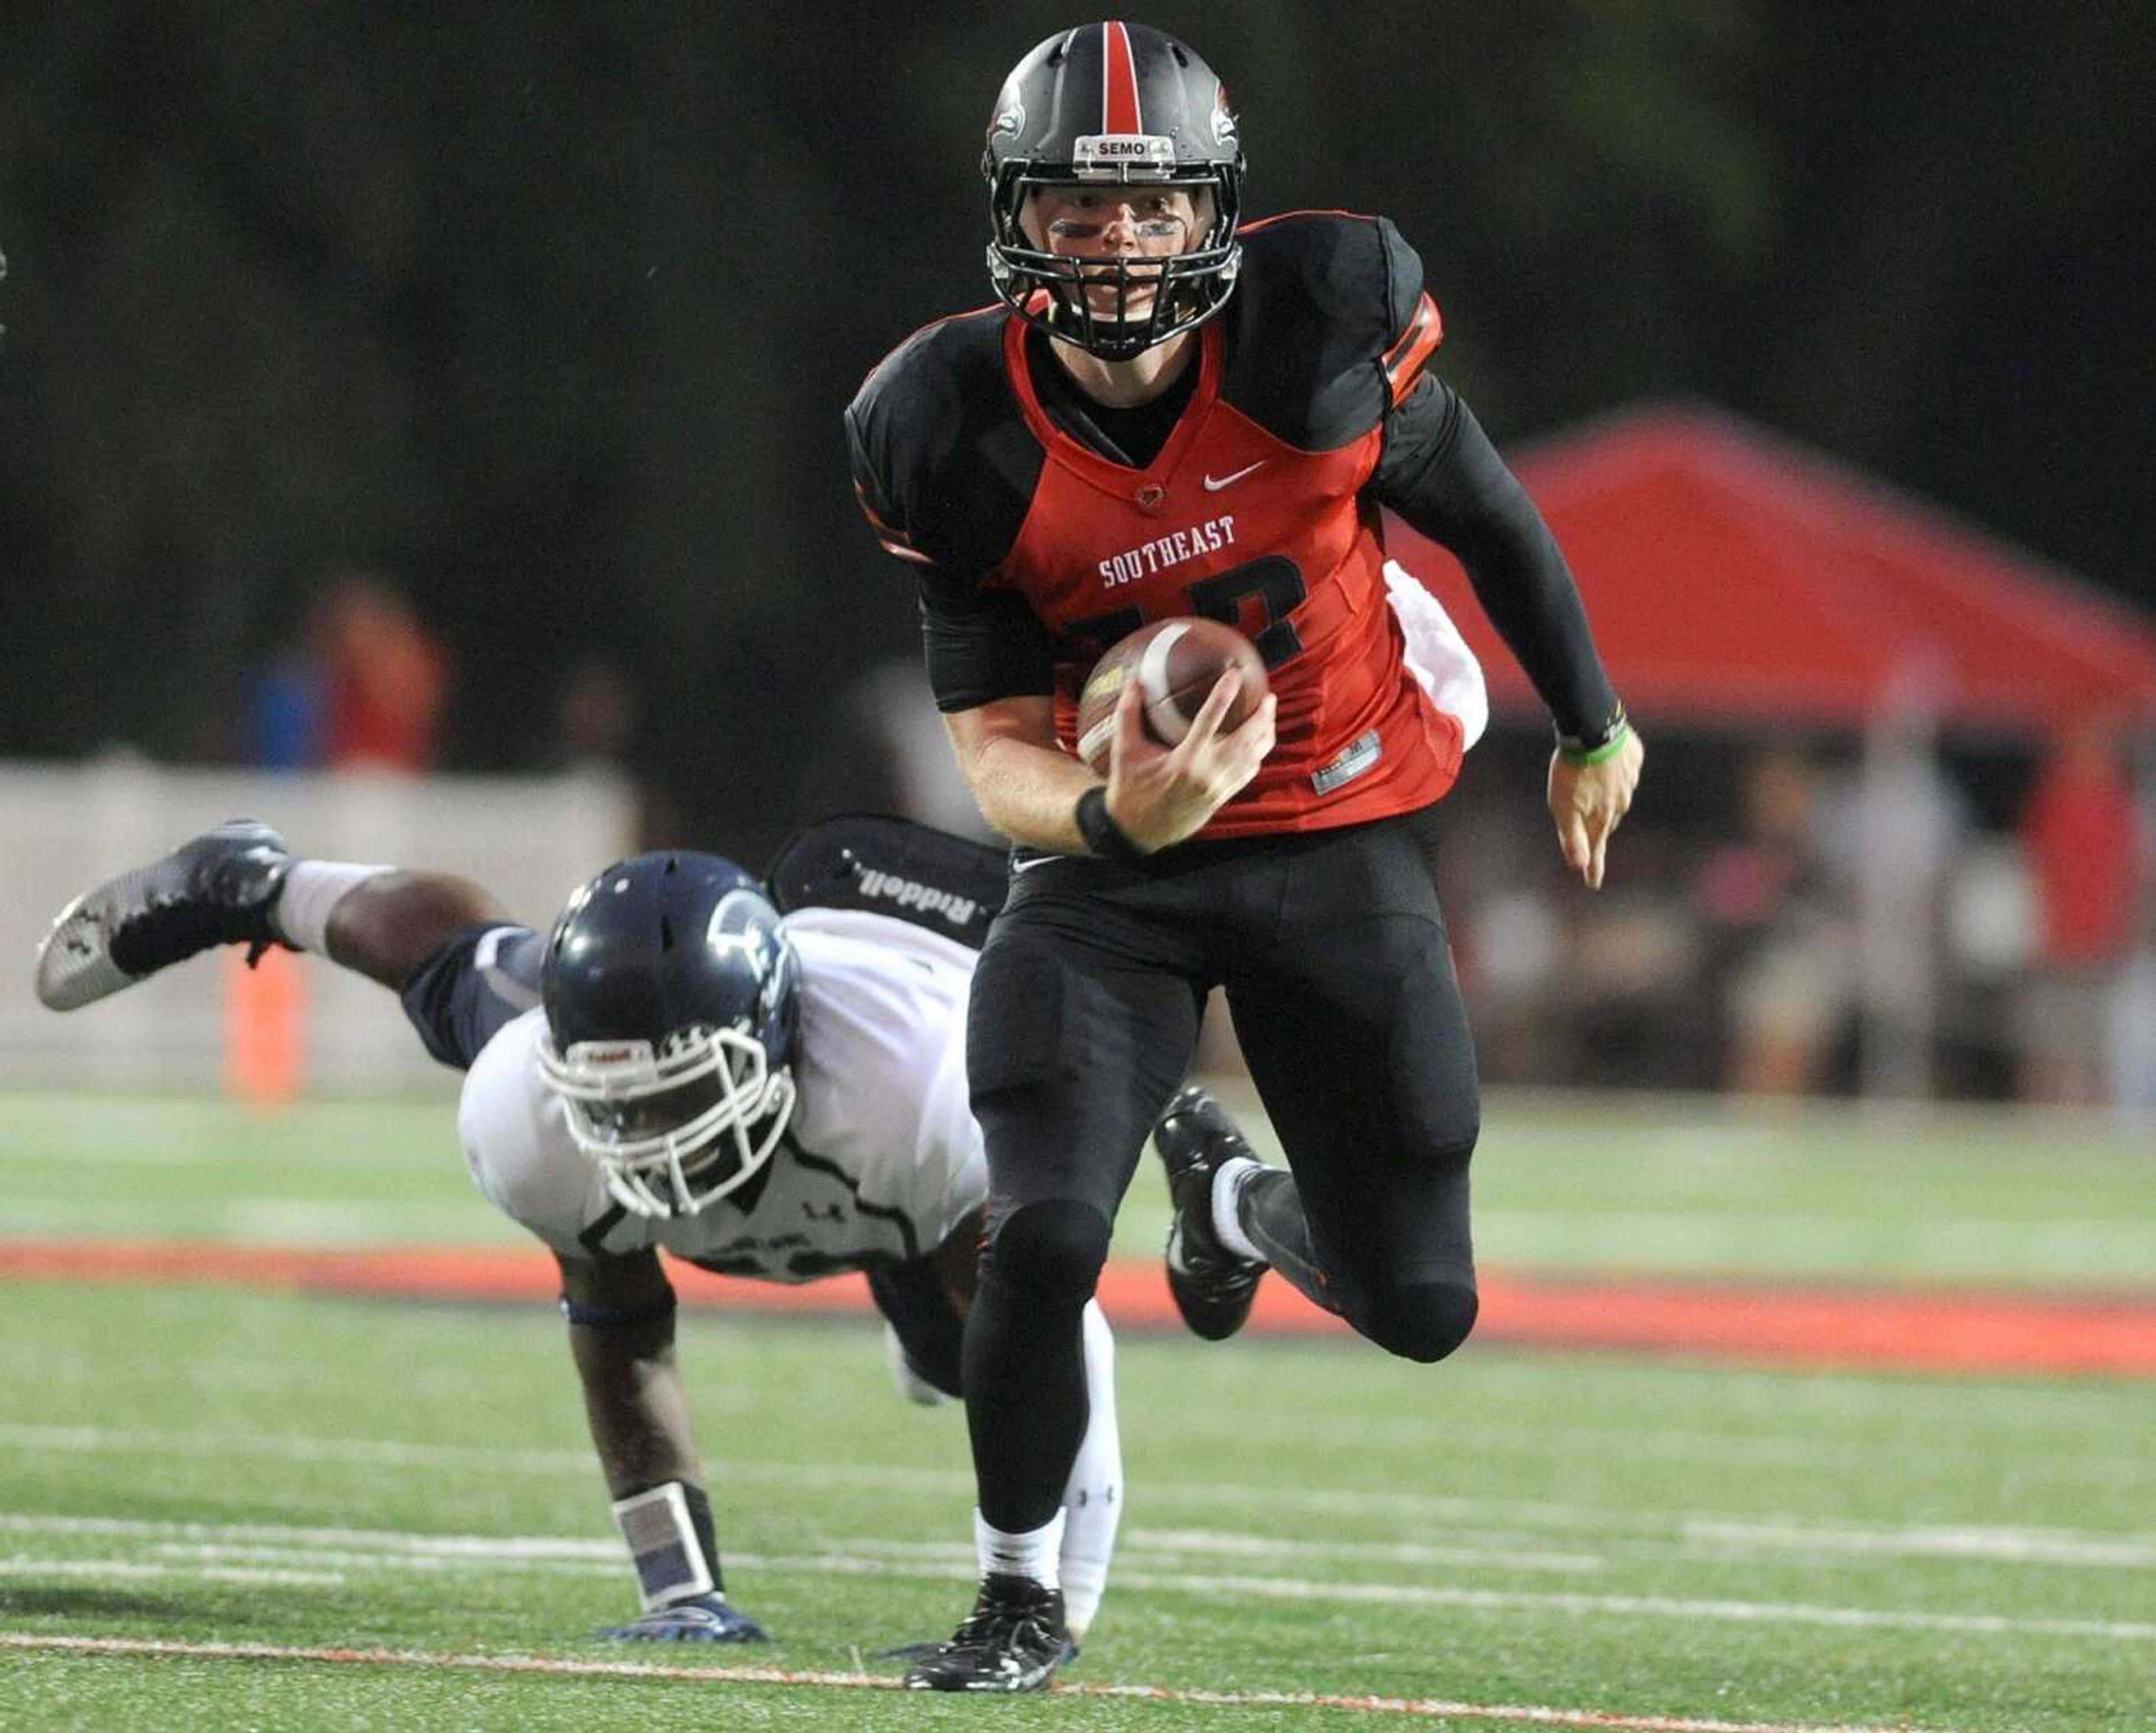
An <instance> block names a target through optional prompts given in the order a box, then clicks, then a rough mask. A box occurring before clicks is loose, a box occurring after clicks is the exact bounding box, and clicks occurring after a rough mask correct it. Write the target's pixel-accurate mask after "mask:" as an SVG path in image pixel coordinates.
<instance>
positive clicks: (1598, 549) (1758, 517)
mask: <svg viewBox="0 0 2156 1733" xmlns="http://www.w3.org/2000/svg"><path fill="white" fill-rule="evenodd" d="M1512 466H1513V468H1514V470H1515V471H1517V474H1518V475H1519V476H1520V479H1521V480H1522V481H1523V482H1524V483H1525V484H1526V485H1527V490H1528V491H1529V492H1530V493H1532V495H1533V496H1534V497H1535V500H1536V501H1537V504H1538V505H1540V507H1542V510H1543V515H1544V516H1545V517H1548V520H1549V522H1550V527H1552V528H1553V530H1554V531H1555V532H1556V533H1557V537H1558V541H1559V542H1560V543H1562V544H1563V548H1564V550H1565V554H1566V557H1567V558H1568V559H1569V560H1570V562H1571V563H1572V568H1573V573H1574V574H1575V575H1576V576H1577V577H1578V580H1579V586H1580V589H1581V592H1582V594H1584V596H1585V597H1586V599H1587V605H1588V611H1589V617H1590V618H1591V619H1592V620H1593V621H1594V634H1595V639H1596V641H1597V643H1598V644H1599V645H1600V647H1601V651H1602V654H1603V657H1604V661H1606V662H1607V663H1608V664H1609V670H1610V677H1611V679H1612V680H1613V681H1614V682H1615V684H1616V687H1617V688H1618V690H1619V691H1620V692H1622V693H1623V694H1624V695H1625V702H1626V703H1627V704H1628V705H1629V706H1630V708H1631V710H1632V711H1633V712H1634V714H1635V715H1637V716H1639V717H1641V718H1643V719H1647V718H1652V717H1677V718H1681V719H1684V720H1686V721H1719V720H1753V719H1770V720H1774V721H1778V722H1789V721H1811V722H1826V723H1861V721H1863V720H1864V719H1865V718H1866V717H1869V716H1871V714H1873V713H1874V712H1875V711H1876V709H1877V708H1878V707H1879V706H1880V705H1881V702H1884V701H1890V700H1892V699H1895V698H1897V697H1903V696H1912V697H1913V696H1917V695H1919V694H1921V695H1922V697H1924V698H1925V699H1927V700H1928V701H1929V702H1936V703H1937V705H1938V707H1939V709H1940V711H1941V712H1942V714H1943V716H1944V717H1946V718H1948V719H1949V720H1952V721H1957V722H1964V723H1980V724H1988V725H1992V726H1999V725H2005V726H2008V727H2018V728H2043V727H2046V726H2047V725H2049V724H2051V723H2055V722H2058V721H2063V720H2066V719H2067V718H2070V717H2075V716H2078V715H2081V714H2083V713H2085V712H2089V711H2091V710H2095V709H2104V710H2109V711H2113V712H2125V713H2134V712H2138V713H2140V714H2143V715H2156V625H2152V624H2151V623H2150V622H2149V621H2148V620H2146V619H2144V618H2143V617H2142V616H2140V615H2136V614H2134V613H2133V612H2132V611H2131V610H2130V609H2127V608H2125V607H2124V606H2123V605H2121V604H2118V603H2117V602H2114V601H2112V600H2111V599H2109V598H2107V597H2105V596H2103V595H2102V594H2098V593H2097V592H2095V591H2093V590H2092V589H2089V588H2088V587H2087V586H2086V585H2085V584H2082V582H2081V581H2079V580H2077V579H2074V578H2072V577H2071V576H2069V575H2068V574H2066V573H2063V572H2061V571H2059V570H2058V569H2057V568H2054V567H2051V566H2047V565H2045V564H2044V563H2041V562H2040V561H2038V560H2036V559H2035V558H2031V557H2030V556H2028V555H2025V554H2022V553H2018V552H2016V551H2015V550H2014V549H2011V548H2007V547H2005V545H2003V544H2002V543H1999V542H1996V541H1994V540H1991V539H1989V537H1984V536H1983V535H1981V534H1979V533H1978V532H1974V531H1973V530H1971V529H1969V528H1968V527H1964V526H1963V525H1961V524H1959V523H1958V522H1954V521H1953V520H1952V519H1950V518H1948V517H1947V516H1946V515H1945V514H1944V513H1943V512H1941V511H1939V510H1938V508H1936V507H1931V506H1928V505H1926V504H1924V503H1923V502H1922V501H1918V500H1916V499H1914V498H1912V497H1911V496H1908V495H1906V494H1902V493H1898V492H1896V491H1892V490H1891V489H1889V488H1887V487H1886V486H1882V485H1881V484H1880V483H1878V482H1876V481H1871V480H1870V479H1868V478H1866V477H1865V476H1861V475H1860V474H1858V473H1857V472H1856V471H1852V470H1850V469H1847V468H1845V467H1843V466H1842V465H1839V464H1836V463H1835V462H1833V461H1831V460H1829V459H1827V458H1825V457H1823V456H1820V455H1817V454H1815V453H1812V452H1808V451H1804V450H1799V448H1796V447H1794V446H1792V445H1787V444H1785V443H1784V442H1782V441H1780V440H1776V439H1774V438H1773V437H1772V436H1770V435H1767V434H1765V433H1764V432H1763V431H1761V430H1760V429H1756V428H1753V427H1752V426H1749V425H1748V424H1745V423H1743V422H1741V421H1738V420H1737V419H1734V418H1732V417H1729V416H1726V415H1722V414H1716V413H1712V412H1709V411H1705V410H1699V409H1677V408H1653V409H1640V410H1635V411H1630V412H1627V413H1625V414H1620V415H1618V416H1615V417H1614V418H1612V419H1608V420H1605V421H1601V422H1598V423H1596V424H1593V425H1591V426H1589V427H1587V428H1584V429H1580V430H1578V431H1577V432H1575V433H1572V434H1568V435H1563V436H1560V437H1558V438H1556V439H1553V440H1547V441H1544V442H1542V443H1539V444H1537V445H1532V446H1530V447H1527V448H1524V449H1522V450H1520V451H1518V452H1517V453H1515V454H1513V455H1512ZM1387 539H1388V543H1389V546H1390V547H1391V548H1392V551H1393V553H1394V554H1395V556H1396V557H1398V558H1399V559H1400V560H1401V561H1402V563H1404V564H1405V565H1407V566H1408V567H1409V569H1411V570H1413V571H1415V572H1418V573H1421V574H1423V575H1424V576H1425V577H1426V578H1427V579H1430V582H1431V586H1432V588H1433V589H1435V590H1437V592H1438V593H1439V594H1440V596H1441V597H1442V598H1443V599H1444V600H1445V604H1446V605H1447V606H1448V607H1449V608H1450V609H1451V611H1452V613H1453V615H1454V616H1455V618H1456V619H1457V620H1459V622H1460V629H1461V630H1462V631H1463V632H1464V633H1465V634H1466V637H1467V640H1468V641H1469V642H1470V643H1471V644H1472V645H1474V646H1475V650H1476V654H1477V655H1478V656H1481V658H1482V661H1483V666H1484V667H1485V668H1486V670H1487V671H1488V675H1489V681H1490V696H1491V703H1492V705H1493V707H1497V708H1499V709H1512V710H1529V711H1534V712H1539V708H1540V707H1539V704H1538V702H1537V700H1536V698H1535V696H1534V692H1533V690H1532V687H1529V686H1528V684H1527V680H1526V677H1525V676H1523V675H1522V673H1521V672H1520V670H1519V665H1518V664H1517V663H1516V662H1515V661H1513V660H1512V656H1511V655H1510V653H1509V652H1508V651H1506V650H1505V648H1504V646H1503V645H1502V643H1501V641H1500V640H1499V639H1498V638H1497V636H1496V634H1495V633H1494V632H1493V631H1492V630H1491V629H1490V626H1489V625H1488V623H1487V622H1486V620H1484V619H1483V617H1482V613H1481V609H1480V608H1478V607H1476V605H1475V604H1474V597H1473V592H1472V591H1471V589H1469V588H1468V585H1467V581H1466V577H1465V575H1464V574H1463V573H1461V572H1460V568H1459V567H1458V565H1457V563H1455V562H1454V561H1453V559H1452V558H1451V556H1450V555H1449V554H1447V553H1445V552H1444V551H1443V550H1442V549H1440V548H1435V547H1433V546H1432V545H1431V544H1430V543H1427V542H1424V541H1423V540H1422V538H1421V537H1418V536H1415V535H1414V533H1413V532H1410V531H1409V530H1408V529H1407V528H1406V527H1405V526H1404V525H1402V524H1399V523H1398V522H1392V523H1389V526H1388V537H1387Z"/></svg>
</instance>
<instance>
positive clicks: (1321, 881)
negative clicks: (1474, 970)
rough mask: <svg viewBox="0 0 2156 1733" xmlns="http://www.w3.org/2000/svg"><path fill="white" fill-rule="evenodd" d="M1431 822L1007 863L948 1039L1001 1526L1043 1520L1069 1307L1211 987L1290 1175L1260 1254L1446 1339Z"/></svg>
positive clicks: (1469, 1049) (1469, 1143)
mask: <svg viewBox="0 0 2156 1733" xmlns="http://www.w3.org/2000/svg"><path fill="white" fill-rule="evenodd" d="M1434 822H1435V820H1434V815H1433V814H1432V813H1431V812H1430V811H1429V810H1427V809H1426V810H1424V811H1422V812H1419V813H1410V814H1406V815H1402V816H1400V817H1399V818H1394V819H1388V820H1380V821H1378V822H1376V823H1373V824H1368V825H1355V826H1351V827H1347V828H1344V829H1341V830H1336V831H1317V832H1312V833H1309V834H1306V835H1302V836H1269V837H1259V838H1250V839H1243V840H1235V841H1224V842H1218V843H1193V844H1188V845H1185V846H1183V847H1181V848H1178V849H1173V850H1170V851H1168V853H1167V854H1166V855H1165V856H1163V857H1158V858H1156V859H1155V860H1152V861H1146V862H1143V863H1141V864H1137V865H1129V866H1127V865H1123V864H1121V863H1116V862H1111V861H1097V860H1090V859H1082V860H1081V859H1070V860H1064V859H1051V860H1048V861H1043V862H1042V863H1040V864H1039V865H1037V866H1032V867H1030V868H1029V869H1028V870H1026V871H1024V872H1020V873H1019V874H1018V875H1017V876H1016V877H1014V881H1013V885H1012V891H1011V897H1010V900H1009V902H1008V904H1007V905H1006V906H1005V908H1004V912H1003V913H1001V914H1000V915H998V917H997V918H996V920H995V923H994V924H993V927H992V928H991V929H990V932H989V936H988V944H987V945H986V947H985V948H984V949H983V952H982V954H981V961H980V964H979V967H978V969H977V970H976V971H975V974H974V977H973V1000H972V1005H971V1010H970V1012H969V1022H968V1042H967V1063H968V1067H969V1071H970V1074H971V1083H972V1092H973V1112H974V1113H975V1115H976V1117H978V1119H979V1120H980V1122H981V1125H982V1128H983V1131H984V1132H985V1134H986V1136H987V1140H988V1175H989V1199H988V1223H989V1226H988V1234H989V1239H988V1252H987V1255H986V1257H985V1259H984V1261H983V1266H982V1271H981V1287H980V1293H979V1294H978V1297H977V1298H976V1300H975V1302H974V1304H973V1310H972V1313H971V1314H970V1316H969V1318H968V1323H967V1329H966V1338H965V1386H966V1390H967V1392H968V1398H967V1413H968V1426H969V1427H970V1428H971V1431H972V1434H973V1459H974V1464H975V1468H976V1472H977V1473H978V1478H979V1492H980V1503H981V1509H982V1513H983V1515H984V1516H985V1517H986V1518H987V1520H988V1521H989V1522H990V1523H991V1524H993V1525H995V1526H996V1527H998V1528H1000V1529H1004V1530H1012V1531H1024V1530H1028V1529H1032V1528H1036V1527H1038V1526H1039V1525H1041V1524H1042V1523H1045V1522H1046V1521H1047V1520H1049V1519H1050V1517H1051V1516H1052V1515H1053V1514H1055V1508H1056V1504H1057V1501H1058V1499H1059V1498H1060V1495H1061V1492H1062V1489H1063V1486H1064V1484H1065V1480H1066V1478H1068V1476H1069V1473H1070V1465H1071V1463H1072V1461H1073V1460H1074V1458H1075V1455H1076V1453H1077V1448H1078V1443H1079V1440H1080V1439H1081V1437H1082V1436H1083V1434H1084V1432H1085V1427H1086V1378H1085V1367H1084V1363H1083V1359H1082V1356H1081V1338H1080V1316H1081V1313H1082V1311H1083V1309H1084V1307H1085V1304H1086V1300H1087V1298H1089V1297H1090V1296H1091V1293H1092V1291H1093V1287H1094V1284H1095V1283H1096V1280H1097V1279H1098V1277H1099V1274H1100V1271H1101V1265H1102V1263H1103V1262H1105V1261H1106V1256H1107V1250H1108V1237H1109V1228H1110V1225H1111V1222H1112V1221H1113V1219H1114V1216H1115V1212H1116V1207H1117V1206H1118V1205H1119V1204H1120V1203H1121V1202H1122V1196H1123V1193H1124V1190H1126V1188H1127V1186H1128V1185H1129V1184H1130V1180H1131V1176H1132V1174H1133V1172H1134V1171H1135V1170H1136V1168H1137V1160H1138V1158H1139V1155H1140V1154H1141V1152H1142V1147H1143V1145H1144V1143H1145V1139H1146V1138H1147V1134H1149V1133H1150V1131H1151V1129H1152V1122H1153V1119H1154V1118H1155V1116H1156V1115H1157V1114H1158V1113H1159V1111H1160V1109H1161V1108H1162V1107H1163V1105H1165V1104H1166V1103H1167V1101H1168V1097H1169V1096H1170V1095H1171V1094H1172V1093H1173V1092H1174V1090H1175V1089H1176V1088H1177V1086H1178V1083H1179V1082H1181V1080H1182V1077H1183V1072H1184V1070H1185V1068H1186V1067H1187V1066H1188V1062H1189V1059H1190V1055H1191V1052H1192V1049H1193V1046H1194V1044H1195V1042H1196V1040H1197V1036H1198V1025H1199V1014H1200V1012H1201V1010H1202V1009H1203V1007H1204V1000H1205V995H1206V993H1207V991H1208V990H1209V988H1211V987H1212V986H1213V985H1215V984H1218V985H1221V986H1223V987H1224V988H1225V990H1226V993H1227V997H1228V1003H1229V1010H1230V1011H1231V1012H1232V1013H1233V1015H1234V1018H1235V1030H1236V1034H1237V1036H1238V1037H1239V1039H1240V1041H1241V1043H1242V1047H1243V1053H1244V1057H1245V1059H1246V1060H1247V1061H1248V1062H1249V1064H1250V1072H1251V1076H1252V1078H1253V1080H1254V1081H1255V1082H1256V1084H1257V1087H1258V1091H1259V1093H1260V1097H1261V1098H1262V1099H1263V1101H1264V1103H1265V1111H1266V1113H1267V1114H1268V1115H1269V1116H1270V1118H1271V1120H1272V1123H1273V1127H1274V1129H1275V1130H1276V1131H1277V1132H1278V1133H1279V1134H1280V1138H1281V1144H1282V1145H1283V1147H1284V1148H1285V1149H1286V1154H1287V1158H1288V1162H1289V1165H1290V1166H1291V1169H1292V1170H1293V1174H1294V1188H1293V1192H1292V1193H1286V1192H1284V1191H1283V1190H1274V1191H1273V1192H1272V1193H1271V1194H1270V1196H1268V1198H1267V1200H1266V1205H1265V1209H1264V1210H1263V1211H1259V1212H1257V1213H1259V1214H1260V1215H1261V1216H1262V1217H1263V1220H1264V1225H1265V1226H1266V1227H1267V1228H1268V1229H1269V1230H1270V1233H1271V1237H1272V1238H1273V1239H1274V1241H1275V1242H1276V1243H1277V1244H1279V1245H1280V1246H1281V1247H1282V1249H1283V1255H1282V1256H1281V1257H1280V1258H1279V1259H1278V1260H1277V1265H1276V1267H1277V1268H1279V1269H1280V1271H1281V1273H1282V1274H1283V1275H1284V1276H1286V1277H1287V1278H1289V1279H1291V1280H1293V1281H1295V1282H1296V1285H1297V1286H1298V1287H1301V1288H1304V1290H1305V1291H1306V1292H1307V1293H1310V1294H1311V1296H1312V1298H1314V1299H1316V1300H1317V1302H1318V1303H1319V1304H1321V1305H1323V1306H1325V1307H1326V1308H1327V1309H1329V1310H1332V1311H1334V1312H1337V1313H1338V1314H1340V1315H1341V1316H1342V1317H1343V1318H1345V1319H1347V1321H1348V1322H1349V1323H1351V1324H1353V1325H1354V1326H1355V1328H1356V1329H1358V1330H1360V1331H1361V1332H1362V1333H1363V1334H1365V1335H1367V1336H1368V1337H1370V1338H1371V1339H1372V1340H1375V1341H1377V1342H1378V1343H1379V1344H1380V1345H1383V1346H1384V1347H1386V1348H1388V1349H1389V1350H1392V1351H1393V1352H1394V1353H1398V1354H1402V1355H1407V1356H1409V1357H1410V1358H1413V1359H1416V1360H1435V1359H1438V1358H1440V1357H1441V1356H1442V1355H1445V1354H1446V1353H1449V1352H1450V1350H1452V1349H1453V1348H1454V1347H1456V1346H1457V1345H1459V1343H1460V1341H1461V1340H1464V1339H1465V1337H1466V1334H1467V1332H1468V1329H1470V1328H1471V1325H1472V1324H1473V1321H1474V1314H1475V1277H1474V1256H1473V1252H1472V1249H1471V1243H1470V1239H1469V1232H1468V1211H1467V1170H1468V1160H1469V1157H1470V1155H1471V1154H1472V1152H1473V1150H1474V1147H1475V1139H1476V1132H1477V1130H1478V1128H1479V1118H1480V1105H1479V1097H1478V1093H1477V1089H1476V1075H1475V1056H1474V1048H1473V1043H1472V1041H1471V1037H1470V1036H1469V1032H1468V1027H1467V1021H1466V1008H1465V1006H1464V1005H1462V1004H1461V1002H1460V990H1459V983H1458V980H1457V979H1456V978H1455V975H1454V973H1453V969H1452V960H1451V956H1450V951H1449V949H1448V948H1447V945H1446V941H1445V922H1444V917H1443V915H1442V914H1441V913H1440V910H1439V908H1438V902H1437V893H1436V889H1435V883H1434V882H1433V877H1432V860H1431V856H1432V849H1433V846H1434V836H1433V829H1434ZM1279 1183H1280V1185H1281V1187H1282V1188H1284V1187H1285V1185H1286V1182H1285V1181H1281V1182H1279ZM1298 1196H1299V1200H1300V1204H1299V1209H1298V1208H1297V1205H1296V1198H1297V1197H1298ZM1254 1225H1255V1224H1254ZM1289 1247H1292V1248H1293V1252H1294V1255H1292V1256H1291V1255H1286V1253H1287V1250H1288V1248H1289Z"/></svg>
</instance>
